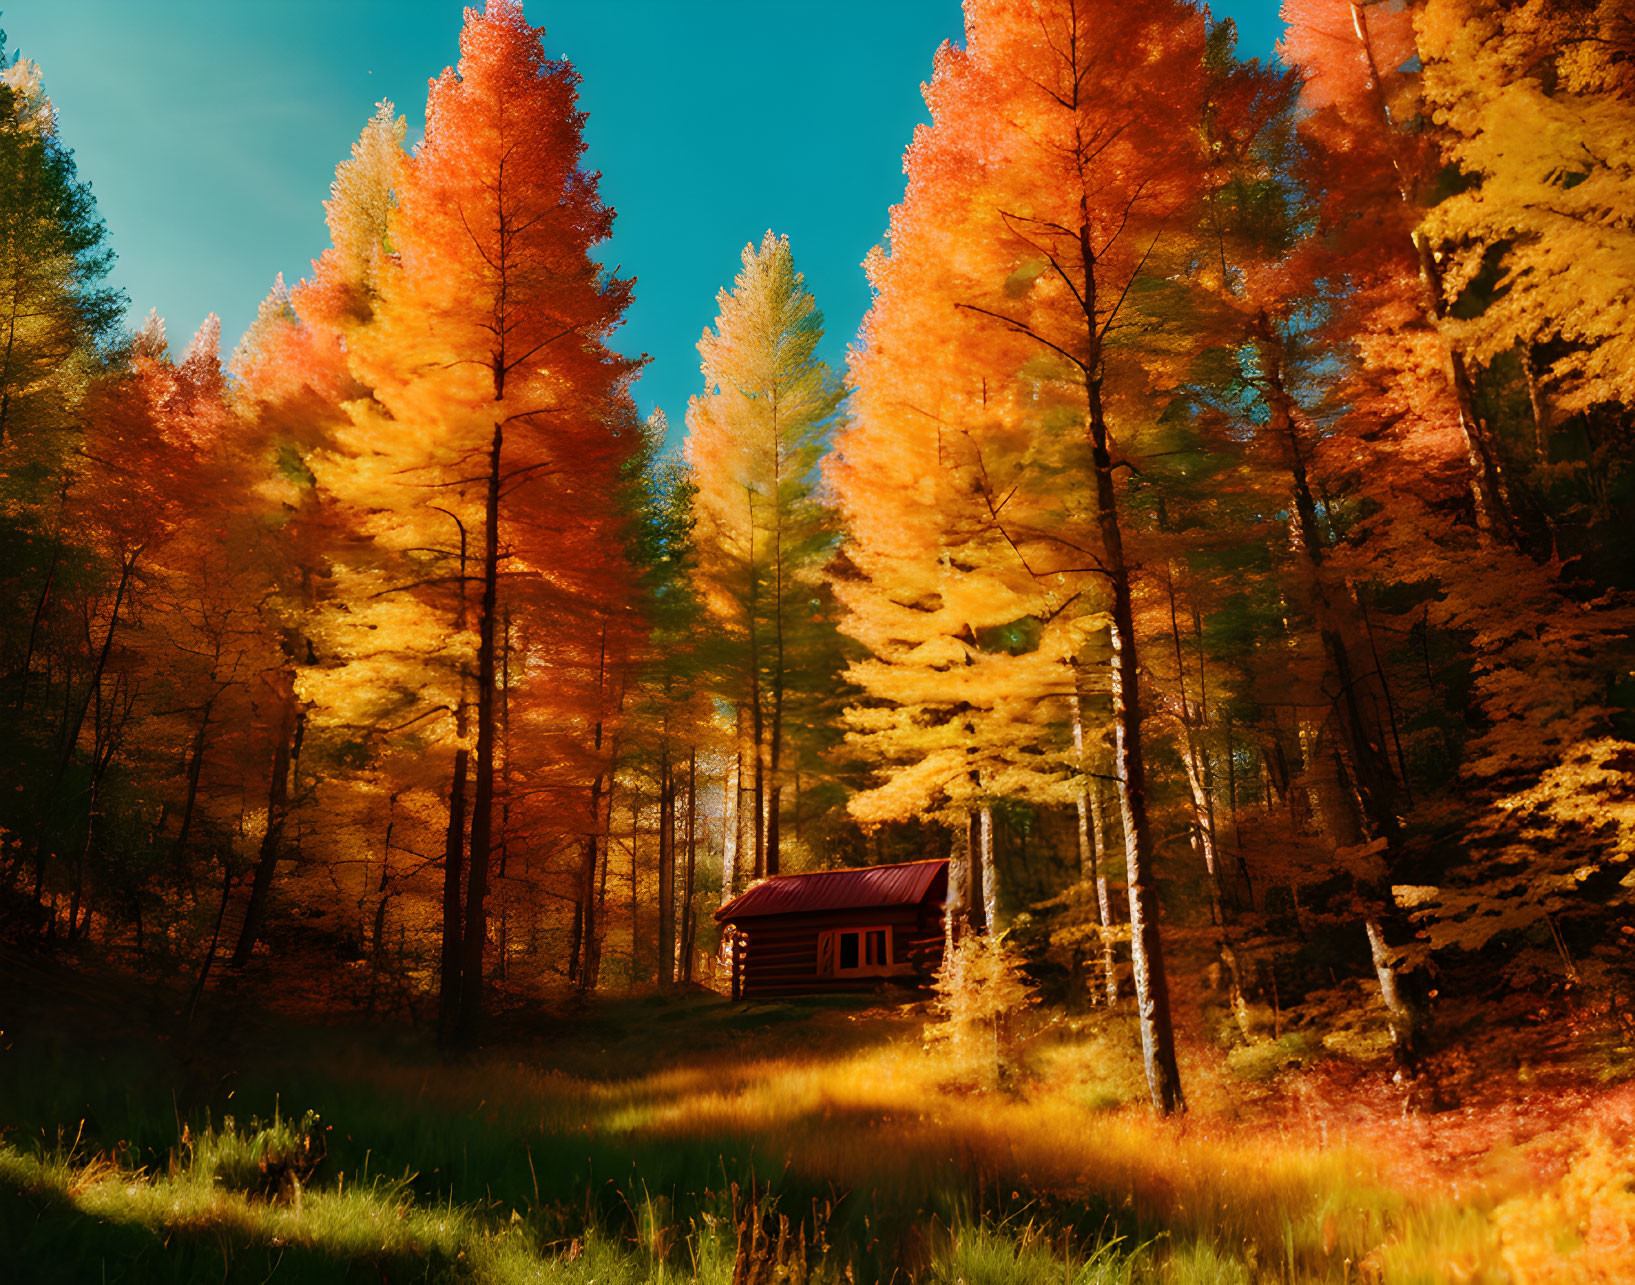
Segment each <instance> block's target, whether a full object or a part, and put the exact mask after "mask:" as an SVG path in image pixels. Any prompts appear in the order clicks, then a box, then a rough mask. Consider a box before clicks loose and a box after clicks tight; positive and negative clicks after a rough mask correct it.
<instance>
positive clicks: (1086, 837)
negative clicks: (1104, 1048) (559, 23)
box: [1072, 691, 1118, 1006]
mask: <svg viewBox="0 0 1635 1285" xmlns="http://www.w3.org/2000/svg"><path fill="white" fill-rule="evenodd" d="M1072 709H1073V749H1074V751H1075V752H1076V753H1077V754H1078V758H1079V770H1080V772H1082V773H1084V778H1085V779H1084V784H1083V785H1081V786H1080V787H1079V792H1078V797H1077V798H1075V799H1074V803H1075V804H1077V807H1078V814H1079V878H1081V879H1086V880H1089V881H1090V884H1091V886H1092V887H1093V888H1094V889H1095V892H1096V928H1097V929H1098V931H1099V932H1100V935H1101V949H1100V954H1101V980H1102V987H1103V993H1104V994H1105V996H1106V998H1107V1003H1108V1005H1109V1006H1111V1005H1113V1004H1116V1003H1117V1002H1118V978H1117V975H1116V974H1115V972H1114V971H1113V937H1112V932H1111V931H1110V930H1111V929H1112V926H1113V925H1112V904H1111V898H1110V897H1109V896H1108V890H1107V874H1106V870H1105V862H1104V861H1103V860H1102V858H1103V856H1104V854H1105V852H1106V836H1105V835H1104V834H1103V832H1102V819H1101V782H1100V781H1099V780H1098V779H1096V778H1095V777H1094V776H1092V775H1091V774H1090V767H1091V764H1090V760H1089V757H1088V756H1087V755H1086V754H1085V751H1084V715H1083V702H1082V700H1081V699H1080V697H1079V693H1078V692H1076V691H1075V692H1074V693H1073V702H1072Z"/></svg>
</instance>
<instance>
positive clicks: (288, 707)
mask: <svg viewBox="0 0 1635 1285" xmlns="http://www.w3.org/2000/svg"><path fill="white" fill-rule="evenodd" d="M277 682H278V684H279V686H280V688H281V689H282V690H280V692H279V719H278V740H277V742H276V743H275V744H274V746H273V762H272V774H271V776H270V778H269V779H268V782H267V828H266V830H265V831H264V832H263V833H262V836H261V852H260V855H259V856H258V858H257V860H256V867H255V879H254V882H252V883H251V885H250V904H249V905H248V907H246V909H245V911H244V926H243V927H242V928H241V929H240V930H239V935H238V945H237V947H236V948H235V949H234V950H233V958H232V960H231V961H230V963H231V966H232V967H233V968H243V967H245V966H246V965H247V964H248V963H249V962H250V953H251V952H252V951H253V950H254V949H255V943H256V938H257V937H258V936H259V935H260V933H261V925H262V923H263V922H264V921H265V920H266V917H267V894H268V892H269V891H270V890H271V888H272V881H273V875H274V874H275V873H276V872H277V869H278V861H279V858H280V857H281V856H283V847H284V819H285V817H286V816H287V814H288V812H289V798H290V768H291V765H292V763H293V762H294V761H295V759H296V758H298V757H299V755H300V752H301V750H300V746H301V735H302V732H303V731H304V730H305V725H306V719H305V717H304V715H302V714H301V713H300V712H299V711H298V710H297V708H296V700H295V691H294V687H293V680H292V679H291V676H290V675H289V674H280V675H278V679H277Z"/></svg>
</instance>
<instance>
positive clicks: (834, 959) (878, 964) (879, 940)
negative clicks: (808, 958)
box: [817, 926, 902, 977]
mask: <svg viewBox="0 0 1635 1285" xmlns="http://www.w3.org/2000/svg"><path fill="white" fill-rule="evenodd" d="M817 962H818V967H817V971H818V974H819V975H820V976H824V977H866V976H869V975H871V974H884V973H887V972H900V971H902V970H900V969H893V968H892V964H891V928H890V927H889V926H887V927H883V928H839V929H836V930H835V931H833V932H826V933H823V934H822V935H821V936H820V937H819V938H818V961H817Z"/></svg>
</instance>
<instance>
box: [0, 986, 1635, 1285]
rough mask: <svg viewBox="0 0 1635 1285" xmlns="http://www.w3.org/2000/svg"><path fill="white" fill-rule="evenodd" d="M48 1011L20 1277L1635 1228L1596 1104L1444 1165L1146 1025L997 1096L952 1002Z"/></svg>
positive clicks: (760, 1272) (1297, 1265)
mask: <svg viewBox="0 0 1635 1285" xmlns="http://www.w3.org/2000/svg"><path fill="white" fill-rule="evenodd" d="M46 990H47V992H49V983H47V984H46ZM12 1007H13V1008H16V1009H18V1014H17V1015H16V1020H15V1021H13V1022H12V1025H11V1027H10V1028H9V1029H8V1030H7V1033H6V1035H5V1036H4V1039H3V1041H0V1043H3V1045H4V1049H3V1052H0V1127H3V1134H0V1138H3V1143H0V1255H3V1257H0V1261H3V1263H4V1265H5V1270H4V1271H3V1272H0V1278H3V1279H5V1280H7V1281H24V1282H33V1281H41V1282H47V1281H49V1282H58V1281H60V1282H75V1283H78V1282H99V1281H104V1280H106V1281H140V1282H147V1281H155V1282H160V1281H162V1282H178V1283H180V1282H189V1283H191V1282H200V1283H201V1285H202V1283H203V1282H224V1281H225V1282H255V1283H257V1285H259V1283H261V1282H267V1281H276V1282H329V1281H336V1282H339V1281H360V1282H362V1281H369V1282H379V1281H390V1282H407V1281H485V1282H486V1281H493V1282H511V1281H556V1280H563V1281H583V1282H592V1281H594V1282H599V1283H604V1285H605V1283H609V1282H626V1281H629V1282H634V1281H661V1280H663V1281H689V1280H704V1281H722V1282H734V1283H738V1282H745V1283H747V1282H757V1283H759V1282H767V1283H771V1282H779V1281H828V1280H834V1281H840V1280H850V1281H855V1282H867V1281H886V1280H893V1279H895V1280H903V1281H907V1280H926V1281H948V1282H954V1281H964V1282H970V1283H972V1285H975V1283H977V1282H994V1283H999V1282H1018V1283H1022V1282H1035V1281H1037V1282H1046V1281H1063V1282H1085V1283H1088V1282H1125V1281H1131V1282H1133V1281H1151V1282H1173V1283H1175V1285H1182V1283H1189V1282H1216V1281H1224V1282H1233V1281H1245V1282H1247V1281H1262V1280H1271V1281H1291V1282H1293V1281H1344V1282H1351V1281H1380V1282H1385V1281H1402V1282H1410V1281H1427V1282H1429V1281H1442V1280H1459V1281H1505V1280H1517V1281H1531V1280H1553V1279H1561V1280H1579V1279H1582V1280H1615V1279H1619V1277H1618V1276H1617V1275H1600V1276H1597V1275H1593V1274H1587V1275H1580V1276H1572V1275H1563V1276H1559V1277H1556V1276H1550V1275H1539V1274H1537V1273H1534V1274H1532V1275H1529V1274H1527V1273H1528V1268H1527V1264H1528V1263H1529V1262H1532V1261H1533V1260H1534V1259H1537V1260H1538V1261H1540V1262H1550V1261H1555V1260H1558V1259H1559V1260H1562V1261H1570V1260H1572V1258H1573V1256H1575V1255H1576V1256H1577V1257H1578V1258H1581V1259H1583V1260H1584V1262H1586V1263H1589V1264H1590V1266H1591V1267H1592V1268H1593V1267H1594V1266H1595V1264H1596V1263H1603V1264H1604V1263H1605V1262H1614V1263H1615V1262H1617V1261H1627V1259H1626V1260H1617V1259H1608V1258H1607V1257H1606V1252H1610V1251H1608V1250H1607V1245H1605V1244H1602V1243H1601V1242H1602V1241H1606V1240H1607V1236H1608V1235H1611V1234H1612V1233H1606V1232H1604V1228H1603V1232H1597V1231H1596V1228H1597V1227H1598V1226H1601V1225H1602V1224H1606V1225H1607V1226H1613V1227H1616V1226H1618V1225H1623V1226H1625V1227H1626V1230H1627V1227H1628V1226H1630V1225H1635V1223H1630V1222H1628V1221H1627V1220H1628V1217H1629V1209H1628V1207H1627V1205H1628V1202H1629V1201H1630V1200H1631V1199H1632V1198H1631V1197H1630V1196H1629V1179H1630V1177H1631V1174H1630V1172H1629V1169H1628V1166H1627V1164H1625V1163H1623V1162H1622V1161H1621V1159H1620V1157H1619V1156H1618V1155H1617V1154H1615V1153H1614V1152H1612V1151H1611V1150H1610V1149H1607V1148H1602V1149H1600V1150H1597V1149H1596V1148H1595V1147H1594V1146H1589V1147H1588V1148H1587V1149H1586V1148H1585V1139H1586V1137H1587V1136H1588V1135H1587V1133H1585V1132H1584V1129H1587V1128H1588V1125H1587V1124H1585V1126H1584V1129H1576V1128H1575V1127H1569V1126H1565V1125H1562V1126H1558V1127H1556V1128H1555V1129H1554V1131H1553V1132H1552V1131H1549V1130H1542V1131H1541V1130H1533V1131H1532V1132H1531V1133H1530V1134H1529V1136H1528V1137H1526V1138H1523V1137H1521V1136H1520V1134H1516V1133H1515V1132H1514V1130H1513V1131H1512V1132H1513V1136H1511V1137H1509V1138H1507V1139H1500V1140H1499V1142H1497V1143H1496V1144H1493V1145H1489V1146H1487V1147H1486V1148H1485V1149H1484V1150H1482V1151H1481V1152H1480V1153H1479V1154H1478V1153H1477V1152H1475V1151H1472V1153H1471V1155H1470V1156H1469V1158H1468V1161H1466V1162H1462V1161H1460V1160H1459V1159H1458V1156H1457V1154H1456V1149H1455V1152H1454V1153H1452V1159H1451V1160H1450V1161H1448V1162H1447V1163H1440V1164H1436V1163H1424V1162H1425V1159H1426V1157H1425V1154H1423V1153H1425V1150H1426V1148H1427V1147H1432V1148H1434V1147H1435V1146H1436V1145H1443V1149H1444V1150H1447V1148H1448V1145H1449V1144H1447V1141H1446V1139H1445V1138H1444V1139H1443V1140H1442V1143H1441V1144H1438V1142H1437V1139H1438V1137H1440V1136H1441V1135H1438V1134H1436V1133H1434V1131H1433V1132H1425V1131H1424V1130H1423V1129H1419V1130H1418V1131H1417V1132H1416V1130H1415V1129H1410V1128H1408V1126H1406V1125H1403V1124H1402V1123H1401V1122H1400V1121H1394V1120H1393V1119H1392V1118H1391V1117H1390V1115H1389V1112H1386V1113H1380V1112H1375V1113H1374V1114H1372V1115H1370V1114H1369V1113H1368V1111H1367V1110H1366V1109H1364V1108H1365V1107H1366V1105H1367V1099H1368V1093H1367V1092H1357V1091H1355V1090H1352V1091H1350V1092H1349V1096H1347V1097H1346V1098H1345V1099H1343V1100H1338V1099H1334V1098H1333V1097H1332V1095H1331V1097H1330V1098H1329V1099H1320V1097H1319V1096H1316V1095H1317V1093H1318V1087H1317V1082H1316V1081H1314V1080H1312V1079H1311V1077H1310V1076H1309V1075H1308V1076H1306V1077H1305V1078H1301V1077H1300V1076H1299V1075H1297V1074H1296V1073H1294V1072H1287V1073H1284V1074H1283V1075H1282V1076H1281V1077H1272V1078H1271V1079H1268V1078H1267V1077H1266V1076H1265V1074H1264V1071H1263V1070H1262V1069H1258V1068H1257V1069H1256V1070H1255V1073H1254V1076H1253V1077H1251V1078H1246V1077H1245V1076H1244V1075H1241V1074H1239V1073H1237V1072H1235V1071H1234V1070H1233V1068H1232V1067H1231V1066H1230V1065H1229V1064H1228V1063H1227V1062H1226V1061H1225V1060H1224V1059H1221V1058H1219V1057H1218V1056H1215V1055H1211V1054H1206V1053H1205V1052H1203V1051H1201V1050H1196V1049H1194V1050H1191V1052H1190V1056H1189V1058H1188V1062H1187V1065H1186V1066H1185V1068H1184V1069H1185V1070H1186V1071H1187V1073H1188V1075H1189V1088H1190V1092H1191V1095H1192V1101H1193V1108H1192V1110H1191V1111H1190V1112H1189V1114H1188V1115H1187V1116H1185V1117H1183V1118H1182V1119H1180V1120H1177V1121H1173V1122H1168V1123H1161V1122H1158V1121H1156V1120H1154V1118H1153V1117H1152V1116H1151V1115H1150V1113H1149V1112H1148V1111H1147V1109H1146V1108H1145V1106H1144V1105H1143V1103H1142V1091H1141V1084H1140V1079H1139V1068H1138V1066H1137V1065H1136V1062H1135V1059H1134V1054H1133V1051H1132V1050H1133V1040H1132V1038H1131V1032H1130V1031H1129V1030H1128V1029H1126V1026H1127V1020H1128V1019H1122V1018H1116V1017H1114V1018H1106V1017H1103V1018H1099V1019H1098V1018H1091V1019H1086V1020H1084V1021H1083V1022H1077V1023H1072V1024H1069V1023H1065V1022H1061V1021H1058V1022H1056V1023H1055V1024H1054V1025H1053V1026H1051V1027H1049V1028H1048V1029H1044V1030H1042V1031H1040V1032H1038V1033H1037V1034H1036V1036H1035V1037H1034V1038H1033V1039H1032V1041H1031V1042H1030V1043H1029V1044H1028V1046H1027V1048H1026V1049H1025V1050H1024V1051H1023V1052H1022V1053H1021V1054H1020V1055H1019V1060H1018V1064H1017V1066H1016V1068H1015V1073H1014V1074H1013V1075H1012V1076H1010V1077H1008V1079H1007V1086H1008V1087H1007V1088H1006V1089H1004V1090H983V1089H980V1088H977V1087H975V1080H974V1079H973V1077H972V1076H971V1075H970V1074H969V1073H968V1068H963V1067H961V1066H958V1065H955V1064H953V1063H951V1062H950V1061H949V1060H948V1059H947V1058H946V1057H945V1056H940V1055H936V1054H933V1053H929V1052H927V1051H926V1049H925V1048H924V1047H923V1043H922V1029H923V1025H924V1020H925V1016H924V1012H923V1009H921V1008H919V1007H917V1006H907V1007H904V1006H896V1007H890V1006H880V1005H874V1006H870V1005H865V1004H859V1003H858V1002H855V1001H847V1002H839V1001H807V1002H804V1003H799V1004H746V1005H732V1004H729V1003H727V1002H726V1001H724V1000H722V999H720V998H718V997H715V996H711V995H701V994H695V995H686V996H677V997H662V998H661V997H650V998H645V999H644V998H633V999H628V1000H622V1001H616V1002H615V1001H606V1002H602V1003H599V1004H597V1005H595V1006H593V1007H590V1008H588V1009H585V1010H582V1011H580V1012H578V1013H577V1014H574V1015H569V1016H566V1017H562V1018H557V1019H550V1020H545V1019H541V1020H540V1021H538V1022H536V1023H534V1024H533V1029H521V1028H520V1027H519V1029H518V1030H517V1031H516V1033H515V1035H514V1038H513V1039H512V1041H511V1042H509V1043H505V1044H496V1045H492V1046H490V1047H488V1048H487V1049H485V1050H484V1051H483V1052H482V1053H480V1054H477V1055H473V1056H471V1057H466V1058H453V1057H448V1056H445V1055H444V1054H442V1053H440V1052H439V1051H438V1050H436V1048H435V1047H434V1046H433V1045H432V1044H431V1042H430V1041H429V1040H428V1039H427V1038H425V1037H424V1036H423V1035H421V1034H417V1033H414V1032H410V1031H406V1030H391V1029H383V1028H361V1027H360V1028H355V1029H352V1028H345V1027H317V1026H310V1025H304V1024H301V1023H298V1022H294V1021H291V1020H288V1019H279V1018H275V1017H268V1016H258V1017H256V1018H253V1019H252V1018H247V1017H243V1016H239V1015H236V1014H235V1013H234V1011H233V1010H232V1009H231V1008H230V1007H229V1006H228V1005H227V1003H226V1002H225V1000H224V999H218V1002H217V1004H216V1006H215V1007H213V1008H212V1009H211V1010H210V1011H209V1012H208V1013H207V1015H206V1021H205V1024H204V1025H203V1026H202V1027H201V1028H200V1029H197V1030H195V1031H194V1032H193V1033H192V1034H191V1035H189V1036H187V1037H185V1038H184V1037H182V1036H170V1037H162V1036H155V1035H153V1034H152V1033H151V1032H150V1033H145V1034H144V1033H142V1026H143V1024H144V1023H145V1022H146V1021H147V1018H146V1017H145V1016H144V1015H143V1014H142V1013H141V1012H140V1011H139V997H138V995H137V993H136V992H134V991H133V992H131V993H130V994H129V995H127V996H126V999H125V1002H124V1004H123V1006H122V1007H121V1006H119V1003H118V998H117V996H116V998H115V1000H114V1006H113V1007H106V1008H102V1009H98V1010H95V1011H92V1012H87V1013H84V1014H81V1015H80V1016H79V1017H78V1018H74V1017H72V1016H71V1014H72V1012H73V1009H74V1004H73V1000H72V997H71V996H69V997H66V998H65V997H63V996H60V995H55V994H50V993H46V994H42V995H41V996H37V997H36V1002H34V1003H32V1004H30V1003H21V1004H18V1003H13V1005H12ZM65 1015H68V1016H65ZM1302 1103H1303V1104H1304V1105H1302ZM1347 1104H1349V1105H1350V1107H1351V1108H1352V1109H1351V1111H1350V1114H1347V1113H1346V1111H1345V1110H1342V1109H1341V1108H1342V1107H1344V1106H1346V1105H1347ZM1586 1119H1587V1117H1586ZM1524 1132H1526V1131H1525V1130H1524ZM1398 1135H1400V1136H1398ZM1471 1145H1472V1146H1474V1143H1472V1144H1471ZM1552 1148H1553V1150H1552ZM1574 1155H1576V1156H1578V1157H1579V1158H1578V1160H1577V1162H1576V1165H1575V1167H1572V1168H1570V1169H1569V1168H1568V1167H1567V1164H1566V1160H1567V1158H1568V1157H1571V1156H1574ZM1596 1166H1599V1168H1597V1167H1596ZM1563 1175H1565V1176H1563ZM1620 1200H1622V1201H1623V1202H1625V1203H1624V1204H1623V1205H1620V1204H1619V1203H1618V1202H1619V1201H1620ZM1552 1202H1553V1203H1552ZM1575 1202H1576V1203H1575ZM1620 1217H1623V1218H1625V1219H1626V1222H1625V1223H1624V1224H1619V1223H1618V1222H1617V1220H1618V1218H1620ZM1597 1218H1599V1219H1600V1220H1601V1222H1600V1223H1597V1222H1596V1219H1597ZM1608 1219H1611V1220H1612V1221H1611V1222H1610V1223H1609V1222H1608ZM1597 1236H1600V1240H1597ZM1541 1247H1542V1248H1541ZM1614 1248H1615V1247H1614ZM1604 1251H1605V1252H1604ZM1624 1252H1625V1253H1626V1254H1627V1252H1628V1251H1627V1246H1626V1249H1625V1251H1624ZM1598 1254H1599V1255H1600V1257H1599V1258H1597V1257H1596V1255H1598ZM1529 1255H1531V1256H1532V1257H1531V1258H1530V1257H1529ZM1597 1270H1600V1269H1597Z"/></svg>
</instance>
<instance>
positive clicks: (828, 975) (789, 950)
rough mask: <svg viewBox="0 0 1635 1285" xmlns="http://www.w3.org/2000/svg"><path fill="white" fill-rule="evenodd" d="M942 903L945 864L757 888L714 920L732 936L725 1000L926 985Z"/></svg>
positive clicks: (801, 878)
mask: <svg viewBox="0 0 1635 1285" xmlns="http://www.w3.org/2000/svg"><path fill="white" fill-rule="evenodd" d="M947 899H948V862H947V861H946V860H941V861H909V862H905V863H903V864H900V865H891V866H871V867H869V868H867V869H862V870H820V871H814V872H812V873H810V874H798V875H776V876H774V877H772V878H770V879H764V880H762V881H761V882H760V883H758V884H756V885H755V886H754V887H753V888H751V889H749V891H747V892H745V893H744V894H743V895H742V896H739V897H734V898H733V899H732V900H731V901H729V902H728V903H727V904H726V905H724V906H722V907H721V909H720V910H718V911H716V912H715V918H716V922H718V923H720V924H722V925H723V926H724V927H726V928H728V929H730V930H731V931H730V932H729V934H728V939H729V945H730V950H731V959H732V997H733V998H734V999H762V998H765V999H773V998H782V997H785V996H792V995H818V994H834V993H844V992H847V991H868V990H873V989H876V988H878V987H879V986H881V985H884V984H888V983H897V984H899V985H907V986H926V985H929V984H930V981H931V978H932V976H933V975H934V974H935V973H936V971H937V966H938V965H939V964H941V963H942V947H943V918H944V914H945V906H944V903H945V902H946V901H947Z"/></svg>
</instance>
